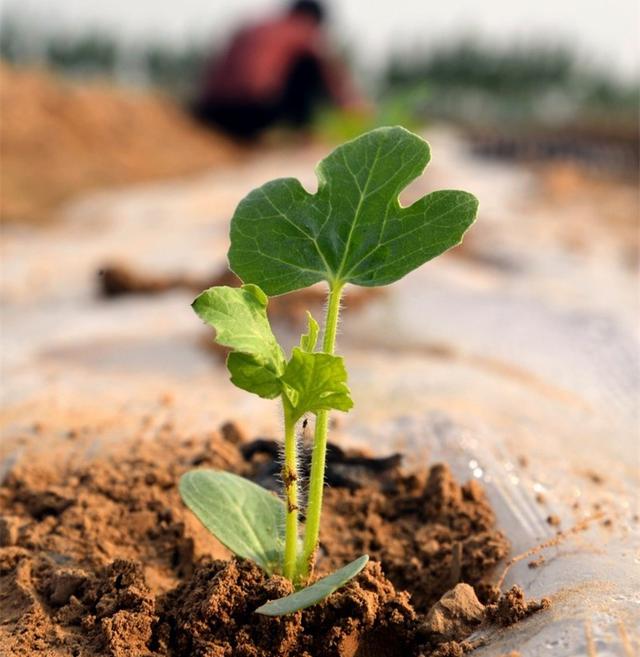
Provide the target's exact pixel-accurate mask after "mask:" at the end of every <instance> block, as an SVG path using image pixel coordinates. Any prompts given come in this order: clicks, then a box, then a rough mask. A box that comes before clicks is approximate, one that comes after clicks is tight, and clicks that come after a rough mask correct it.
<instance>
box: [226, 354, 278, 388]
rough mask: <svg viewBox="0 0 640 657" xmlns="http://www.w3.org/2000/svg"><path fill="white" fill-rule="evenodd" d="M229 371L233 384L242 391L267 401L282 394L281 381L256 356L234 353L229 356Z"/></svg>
mask: <svg viewBox="0 0 640 657" xmlns="http://www.w3.org/2000/svg"><path fill="white" fill-rule="evenodd" d="M227 369H228V370H229V372H231V382H232V383H233V384H234V385H236V386H238V388H242V390H246V391H247V392H253V393H254V394H256V395H259V396H260V397H264V398H265V399H275V398H276V397H277V396H278V395H279V394H280V393H281V392H282V383H280V379H279V378H278V377H277V375H276V374H275V373H274V372H272V371H271V370H270V369H268V368H266V367H264V365H261V364H260V363H259V362H258V361H257V360H256V358H255V356H251V355H249V354H241V353H240V352H238V351H232V352H231V353H230V354H229V355H228V356H227Z"/></svg>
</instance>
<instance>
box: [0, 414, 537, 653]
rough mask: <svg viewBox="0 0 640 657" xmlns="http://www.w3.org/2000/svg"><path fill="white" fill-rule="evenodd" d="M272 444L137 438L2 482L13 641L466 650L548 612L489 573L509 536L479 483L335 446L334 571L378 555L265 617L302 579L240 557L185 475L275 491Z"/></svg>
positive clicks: (0, 560) (1, 599)
mask: <svg viewBox="0 0 640 657" xmlns="http://www.w3.org/2000/svg"><path fill="white" fill-rule="evenodd" d="M271 444H272V443H271V442H270V441H265V440H258V441H252V442H247V441H244V440H243V439H242V437H241V436H240V434H239V432H238V431H237V430H236V429H235V428H234V427H233V426H229V425H227V426H226V427H225V428H224V430H223V431H222V432H221V433H220V434H218V433H214V434H212V435H211V436H209V437H208V438H206V439H204V438H203V439H201V440H195V439H188V440H185V439H184V438H180V437H179V436H176V435H166V436H164V437H163V438H161V439H158V440H156V441H154V442H146V443H144V442H140V441H133V442H132V443H131V444H129V445H126V446H123V447H119V448H117V449H116V450H115V451H114V453H112V454H110V455H109V456H105V455H103V456H102V457H101V458H100V459H95V460H92V461H89V462H86V461H85V462H82V463H72V462H66V463H64V464H55V465H47V466H43V465H37V466H36V465H34V464H33V463H31V464H25V465H19V464H18V465H16V466H14V468H13V469H12V470H11V471H10V472H9V474H8V476H7V477H6V480H5V482H4V483H3V485H2V486H1V487H0V514H1V515H0V652H2V654H6V655H23V656H25V655H34V654H38V655H44V656H47V657H60V656H62V655H72V656H74V657H98V656H100V657H103V656H105V657H106V656H110V657H125V656H130V657H136V656H140V657H143V656H144V657H149V656H153V657H187V656H190V657H358V656H359V657H367V656H369V657H374V656H383V657H411V656H415V657H417V656H418V655H422V656H425V657H426V656H435V655H441V656H443V655H461V654H462V653H463V652H464V651H465V650H467V649H469V648H470V647H471V645H470V644H469V643H467V642H465V638H466V637H467V636H468V635H469V634H470V632H472V631H473V630H475V629H477V627H478V626H480V625H482V624H487V623H498V624H509V623H511V622H515V621H517V620H520V619H521V618H523V617H524V616H526V615H528V614H529V613H531V612H533V611H536V610H537V609H539V608H540V606H541V605H540V604H531V603H527V602H526V601H525V600H524V598H523V596H522V592H521V591H519V590H517V589H512V590H511V591H509V592H508V593H507V594H505V595H502V596H501V595H500V594H499V592H498V591H496V590H495V589H493V588H492V587H491V586H489V585H488V584H487V583H486V579H487V577H488V576H489V575H490V573H491V571H492V569H493V567H494V566H495V565H496V563H497V562H498V561H499V560H500V559H501V558H503V557H504V556H505V555H506V553H507V551H508V545H507V541H506V539H505V538H504V536H502V534H501V533H500V532H499V531H498V530H496V528H495V526H494V524H495V518H494V515H493V513H492V511H491V508H490V507H489V505H488V503H487V501H486V499H485V496H484V493H483V491H482V489H481V488H480V487H479V486H477V485H476V484H467V485H465V486H459V485H458V484H457V483H456V482H455V481H454V480H453V478H452V476H451V473H450V472H449V470H448V468H447V467H446V466H444V465H435V466H433V467H432V468H431V469H430V470H429V471H428V472H424V473H417V474H407V473H404V472H403V471H402V470H401V469H400V468H399V466H398V458H397V457H388V458H384V459H374V458H370V457H367V456H366V455H363V454H361V453H355V452H345V451H343V450H340V449H339V448H332V450H330V454H331V459H330V472H329V480H330V481H331V482H332V486H331V487H330V488H328V489H327V498H326V499H327V503H326V506H325V509H326V510H325V513H324V527H323V534H322V537H321V538H322V541H321V542H322V546H321V547H322V549H321V552H320V556H319V571H320V574H321V573H322V571H326V570H327V569H329V568H332V567H333V566H335V565H344V562H345V561H347V560H350V559H352V558H354V557H356V556H359V555H360V554H362V553H363V552H368V553H369V554H370V555H371V557H372V561H371V562H370V564H369V565H368V566H367V568H366V569H365V570H364V571H363V573H361V574H360V575H359V576H358V577H357V578H356V579H355V580H354V581H352V582H351V583H350V584H349V585H347V586H346V587H344V588H343V589H341V590H340V591H338V592H337V593H335V594H334V595H332V596H331V597H330V598H329V599H328V600H326V601H325V602H324V603H322V604H320V605H316V606H314V607H311V608H309V609H306V610H304V611H303V612H297V613H296V614H293V615H290V616H287V617H281V618H269V617H263V616H259V615H256V614H255V613H254V610H255V609H256V608H257V607H258V606H260V605H261V604H263V603H264V602H266V601H267V600H269V599H273V598H275V597H279V596H281V595H283V594H286V593H289V592H290V591H291V585H290V584H289V582H287V581H286V580H284V579H282V578H279V577H277V576H276V577H272V578H267V577H266V576H265V575H264V574H263V572H262V571H261V570H260V569H259V568H258V567H257V566H255V565H253V564H251V563H250V562H242V561H238V560H235V559H231V558H230V555H229V553H228V552H227V551H226V549H225V548H224V547H223V546H221V545H220V544H219V543H217V541H216V540H215V539H213V538H212V537H211V536H210V535H209V534H208V533H207V532H206V530H204V529H203V528H202V527H201V526H200V525H199V523H198V522H197V520H195V518H194V517H193V516H192V515H191V514H190V513H189V512H188V511H187V510H186V508H185V507H184V505H183V504H182V503H181V501H180V498H179V495H178V491H177V486H176V484H177V481H178V478H179V477H180V475H181V474H182V473H183V472H184V471H185V470H188V469H191V468H193V467H213V468H224V469H228V470H232V471H234V472H237V473H239V474H242V475H245V476H249V477H252V478H254V479H255V480H258V481H260V482H261V483H263V484H266V485H271V486H273V487H276V486H277V482H276V479H275V478H274V477H273V474H274V473H275V472H276V471H277V468H276V467H274V461H273V455H272V454H271V453H270V450H269V449H268V447H269V445H271ZM79 452H80V450H78V453H79ZM461 582H464V583H461ZM474 586H475V590H474V588H473V587H474ZM479 598H480V599H479Z"/></svg>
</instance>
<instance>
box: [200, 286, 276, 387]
mask: <svg viewBox="0 0 640 657" xmlns="http://www.w3.org/2000/svg"><path fill="white" fill-rule="evenodd" d="M268 302H269V299H268V297H267V295H266V294H265V293H264V292H263V291H262V290H261V289H260V288H259V287H258V286H257V285H243V286H242V287H241V288H235V287H225V286H221V287H211V288H209V289H208V290H205V291H204V292H203V293H202V294H201V295H200V296H199V297H198V298H197V299H196V300H195V301H194V302H193V309H194V310H195V312H196V313H197V314H198V315H199V316H200V318H201V319H202V320H204V321H205V322H206V323H207V324H209V325H210V326H212V327H213V328H214V329H215V330H216V342H218V343H219V344H221V345H224V346H226V347H231V348H232V349H233V350H234V351H235V352H238V353H231V354H230V355H229V358H228V360H227V366H228V368H229V371H230V372H231V381H232V382H233V383H234V384H235V385H237V386H238V387H239V388H242V389H243V390H248V391H249V392H254V393H256V394H257V395H260V396H261V397H267V398H269V399H272V398H274V397H277V396H278V395H279V394H280V392H281V387H280V384H279V382H278V377H279V376H280V375H281V374H282V372H283V371H284V367H285V358H284V354H283V352H282V349H281V348H280V345H279V344H278V342H277V340H276V338H275V336H274V335H273V331H272V330H271V326H270V324H269V319H268V317H267V304H268Z"/></svg>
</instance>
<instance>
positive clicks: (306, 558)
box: [300, 283, 344, 579]
mask: <svg viewBox="0 0 640 657" xmlns="http://www.w3.org/2000/svg"><path fill="white" fill-rule="evenodd" d="M343 287H344V283H334V284H332V285H331V287H330V290H329V302H328V305H327V315H326V318H325V323H324V338H323V343H322V351H324V352H325V353H327V354H333V352H334V351H335V346H336V333H337V331H338V317H339V315H340V298H341V297H342V289H343ZM328 427H329V413H328V411H319V412H318V414H317V417H316V428H315V435H314V439H313V453H312V455H311V475H310V482H309V501H308V503H307V522H306V525H305V533H304V546H303V552H302V563H301V564H300V571H301V575H302V578H303V579H306V578H308V577H309V575H311V573H312V571H313V567H314V563H315V555H316V548H317V547H318V538H319V535H320V514H321V512H322V493H323V489H324V466H325V460H326V455H327V429H328Z"/></svg>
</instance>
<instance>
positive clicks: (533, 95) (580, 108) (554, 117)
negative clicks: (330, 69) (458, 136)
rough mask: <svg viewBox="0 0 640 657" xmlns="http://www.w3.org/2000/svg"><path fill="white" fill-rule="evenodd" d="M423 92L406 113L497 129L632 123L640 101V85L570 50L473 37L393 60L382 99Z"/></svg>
mask: <svg viewBox="0 0 640 657" xmlns="http://www.w3.org/2000/svg"><path fill="white" fill-rule="evenodd" d="M418 89H419V90H422V91H423V94H422V95H421V96H416V98H420V100H418V101H417V102H415V103H413V104H412V105H411V106H410V107H407V108H406V110H407V111H409V112H412V113H414V114H415V115H417V116H421V117H432V118H434V117H435V118H442V117H446V118H447V119H449V120H455V121H459V122H463V123H478V122H485V123H486V122H490V123H496V124H500V125H504V124H505V122H506V123H507V124H509V123H511V124H513V123H522V122H531V123H534V124H545V125H557V124H562V123H565V122H567V121H574V120H576V119H579V120H585V121H607V122H609V123H610V122H611V121H616V120H620V121H634V122H635V120H636V115H637V111H638V102H639V98H640V94H639V85H638V82H637V81H636V80H623V79H620V78H617V77H616V76H615V75H612V74H611V73H610V71H607V70H605V69H603V68H601V67H599V66H597V65H595V64H593V63H589V62H587V61H584V60H583V59H581V58H580V57H579V56H578V54H577V53H576V52H575V51H573V50H571V49H570V48H568V47H567V46H564V45H558V44H548V43H544V42H538V43H536V42H531V43H525V44H523V43H513V44H507V45H503V46H496V45H495V44H490V43H483V42H481V41H478V40H474V39H469V38H462V39H461V40H458V41H455V42H453V43H448V44H446V45H440V46H435V47H433V48H432V49H430V50H429V51H428V52H424V53H416V52H415V51H413V52H411V53H410V54H403V53H396V54H395V55H394V56H393V57H391V59H390V61H389V64H388V66H387V68H386V70H385V71H384V73H383V75H382V80H381V84H380V94H381V97H390V96H391V97H393V96H396V95H401V96H405V97H406V95H407V93H408V92H409V91H411V90H414V91H415V90H418Z"/></svg>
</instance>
